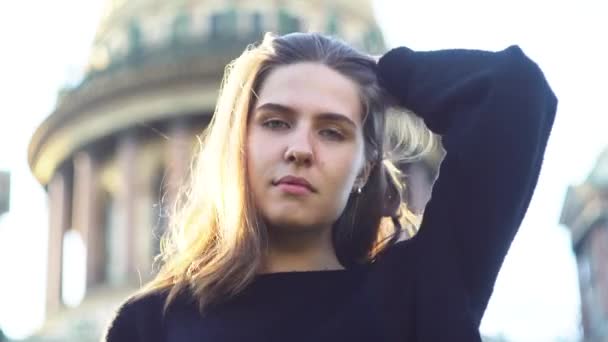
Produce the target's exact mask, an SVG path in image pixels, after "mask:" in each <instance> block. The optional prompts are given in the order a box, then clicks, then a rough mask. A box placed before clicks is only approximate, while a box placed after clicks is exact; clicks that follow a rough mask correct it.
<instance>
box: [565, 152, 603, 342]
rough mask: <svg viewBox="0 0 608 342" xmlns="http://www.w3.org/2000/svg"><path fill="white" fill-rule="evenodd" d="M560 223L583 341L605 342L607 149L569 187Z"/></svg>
mask: <svg viewBox="0 0 608 342" xmlns="http://www.w3.org/2000/svg"><path fill="white" fill-rule="evenodd" d="M560 223H562V224H564V225H566V226H567V227H568V228H569V229H570V231H571V233H572V246H573V248H574V252H575V253H576V259H577V263H578V275H579V284H580V291H581V317H582V326H583V334H584V341H586V342H595V341H608V267H607V266H606V261H608V148H607V149H605V150H604V152H603V153H602V154H601V155H600V156H599V158H598V161H597V163H596V165H595V167H594V168H593V169H592V170H591V172H590V174H589V177H588V178H587V180H586V181H585V182H584V183H582V184H579V185H572V186H570V187H569V189H568V192H567V195H566V199H565V203H564V207H563V210H562V215H561V219H560Z"/></svg>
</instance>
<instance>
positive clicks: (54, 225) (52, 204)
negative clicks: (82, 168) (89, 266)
mask: <svg viewBox="0 0 608 342" xmlns="http://www.w3.org/2000/svg"><path fill="white" fill-rule="evenodd" d="M70 183H71V182H70V179H69V177H68V176H66V175H65V172H64V171H62V170H57V172H56V173H55V175H54V176H53V178H52V179H51V181H50V182H49V184H48V196H49V237H48V239H49V240H48V261H47V262H48V270H47V286H46V289H47V292H46V311H47V315H49V316H50V315H52V314H53V313H55V312H57V311H58V310H59V309H60V308H61V275H62V255H63V234H64V233H65V231H66V230H67V229H68V227H69V225H70V211H71V186H70V185H71V184H70Z"/></svg>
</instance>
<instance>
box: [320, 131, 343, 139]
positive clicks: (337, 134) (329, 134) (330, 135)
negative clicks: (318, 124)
mask: <svg viewBox="0 0 608 342" xmlns="http://www.w3.org/2000/svg"><path fill="white" fill-rule="evenodd" d="M320 134H321V135H322V136H324V137H327V138H329V139H331V140H336V141H341V140H344V134H342V132H340V131H339V130H337V129H333V128H326V129H323V130H321V132H320Z"/></svg>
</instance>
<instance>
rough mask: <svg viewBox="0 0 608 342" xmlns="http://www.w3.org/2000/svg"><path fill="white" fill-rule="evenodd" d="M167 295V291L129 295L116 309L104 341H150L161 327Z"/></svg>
mask: <svg viewBox="0 0 608 342" xmlns="http://www.w3.org/2000/svg"><path fill="white" fill-rule="evenodd" d="M166 297H167V294H166V292H165V291H157V292H151V293H146V294H142V295H132V296H131V297H129V298H128V299H127V300H125V301H124V302H123V303H122V304H121V305H120V306H119V307H118V309H117V310H116V313H115V314H114V317H113V318H112V320H111V321H110V323H109V325H108V327H107V329H106V332H105V334H104V338H103V339H102V341H106V342H122V341H134V342H136V341H148V340H149V339H148V337H147V336H153V335H152V334H153V333H154V330H155V329H160V327H161V322H162V316H163V307H164V304H165V300H166Z"/></svg>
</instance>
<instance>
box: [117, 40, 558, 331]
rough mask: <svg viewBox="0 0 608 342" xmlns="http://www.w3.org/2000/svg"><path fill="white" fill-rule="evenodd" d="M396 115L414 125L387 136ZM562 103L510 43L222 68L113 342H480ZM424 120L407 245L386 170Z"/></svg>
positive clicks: (393, 174)
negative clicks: (421, 190)
mask: <svg viewBox="0 0 608 342" xmlns="http://www.w3.org/2000/svg"><path fill="white" fill-rule="evenodd" d="M391 104H392V105H393V106H395V105H396V106H397V107H398V108H402V109H407V110H408V111H403V114H402V115H401V116H400V117H398V118H397V120H393V121H391V124H390V125H386V120H387V119H386V118H387V115H388V114H387V108H388V107H389V106H390V105H391ZM556 105H557V100H556V97H555V96H554V94H553V92H552V91H551V89H550V87H549V85H548V84H547V82H546V80H545V78H544V76H543V73H542V72H541V70H540V69H539V67H538V66H537V65H536V64H535V63H534V62H532V61H531V60H530V59H529V58H527V57H526V56H525V55H524V53H523V52H522V51H521V50H520V49H519V48H518V47H516V46H512V47H509V48H507V49H506V50H503V51H500V52H486V51H476V50H443V51H433V52H414V51H411V50H409V49H407V48H404V47H401V48H397V49H394V50H391V51H389V52H388V53H387V54H385V55H384V56H382V57H381V58H380V59H379V61H378V62H376V60H375V59H373V58H371V57H369V56H367V55H364V54H362V53H360V52H357V51H355V50H354V49H352V48H351V47H349V46H347V45H345V44H344V43H342V42H339V41H337V40H334V39H332V38H328V37H325V36H322V35H318V34H304V33H297V34H289V35H286V36H281V37H271V36H268V37H266V39H265V40H264V41H263V42H262V43H261V44H260V45H259V46H258V47H255V48H251V49H248V50H247V51H245V52H244V53H243V55H242V56H240V57H239V58H238V59H237V60H235V61H234V62H233V63H232V64H231V66H230V68H229V70H228V72H227V76H226V78H225V80H224V84H223V87H222V91H221V95H220V97H219V99H218V105H217V108H216V111H215V114H214V116H213V120H212V122H211V124H210V125H209V127H208V129H207V130H206V132H205V135H204V140H203V144H202V147H201V150H200V153H199V155H198V157H197V158H198V160H197V165H198V166H197V167H196V168H195V169H194V172H193V175H192V180H191V184H190V187H189V189H188V191H187V192H185V196H184V199H183V201H181V202H180V205H179V206H177V211H176V212H175V214H174V216H173V218H172V219H173V222H172V229H171V231H170V232H169V234H168V235H167V236H166V237H165V240H164V244H163V253H162V261H163V264H162V268H161V269H160V272H159V273H158V275H157V276H156V278H155V279H154V280H153V281H152V282H151V283H150V284H148V285H147V286H146V287H145V288H144V289H143V290H142V291H141V292H140V293H138V294H136V295H135V296H133V297H132V298H131V299H129V300H128V301H127V302H125V304H124V305H123V306H122V307H121V308H120V309H119V310H118V312H117V314H116V317H115V318H114V320H113V322H112V324H111V325H110V327H109V328H108V330H107V332H106V340H107V341H110V342H118V341H131V342H134V341H146V342H152V341H159V342H160V341H170V342H186V341H218V342H223V341H448V340H449V341H480V335H479V332H478V327H479V324H480V320H481V318H482V316H483V313H484V310H485V308H486V304H487V303H488V300H489V298H490V295H491V293H492V288H493V284H494V281H495V279H496V276H497V273H498V271H499V269H500V266H501V264H502V261H503V258H504V256H505V254H506V253H507V250H508V248H509V245H510V244H511V241H512V239H513V237H514V235H515V233H516V231H517V229H518V226H519V224H520V222H521V220H522V217H523V216H524V213H525V212H526V209H527V206H528V203H529V201H530V198H531V196H532V193H533V190H534V188H535V185H536V182H537V178H538V175H539V171H540V167H541V164H542V160H543V154H544V150H545V145H546V143H547V139H548V137H549V133H550V130H551V126H552V124H553V119H554V115H555V111H556ZM409 111H411V112H409ZM412 112H413V113H416V115H413V114H411V113H412ZM393 119H394V118H393ZM422 121H424V123H425V124H426V126H428V128H429V129H430V130H431V131H432V132H434V133H436V134H437V135H439V136H441V142H442V144H443V147H444V149H445V150H446V156H445V158H444V161H443V163H442V165H441V168H440V173H439V177H438V178H437V180H436V182H435V185H434V188H433V192H432V198H431V200H430V201H429V203H428V205H427V207H426V209H425V212H424V215H423V218H422V222H421V224H420V226H419V227H418V228H419V229H418V232H417V233H416V234H415V235H414V236H413V237H411V238H405V239H404V238H403V236H404V228H403V226H404V225H406V224H414V223H415V217H413V215H412V214H411V213H410V212H409V211H408V210H407V203H404V200H403V198H402V197H404V196H402V195H403V186H404V184H401V183H402V180H403V179H404V178H403V177H402V176H400V175H399V174H398V172H397V169H396V168H395V167H394V166H393V165H394V164H392V163H391V159H393V158H396V157H399V158H402V157H405V158H414V157H416V156H417V155H419V154H420V153H422V152H424V150H426V149H427V147H428V145H429V142H430V141H432V140H431V139H429V134H428V131H426V128H425V127H424V125H423V124H422ZM387 126H388V127H387ZM395 128H397V129H395ZM395 132H397V133H395ZM391 134H392V135H391ZM395 134H397V135H395ZM395 138H396V139H395ZM396 141H397V142H401V143H402V146H400V148H401V149H400V150H401V151H405V152H404V153H405V156H403V155H401V156H399V155H396V154H395V151H396V150H395V149H394V146H391V144H392V143H394V142H396ZM403 144H405V146H403ZM405 185H407V184H405Z"/></svg>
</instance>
